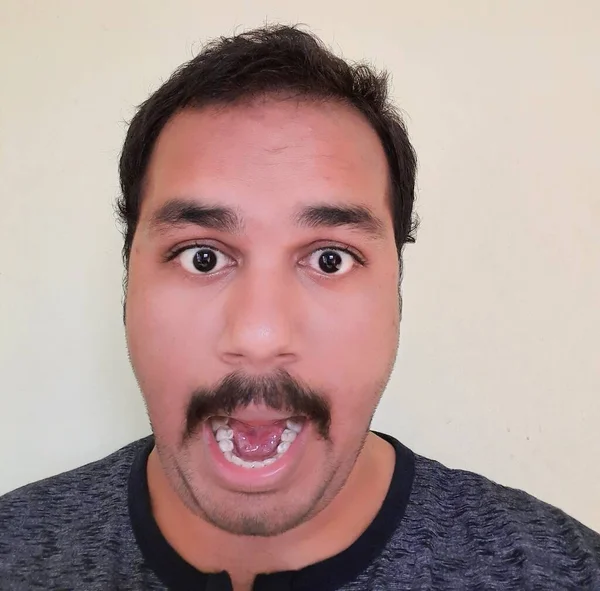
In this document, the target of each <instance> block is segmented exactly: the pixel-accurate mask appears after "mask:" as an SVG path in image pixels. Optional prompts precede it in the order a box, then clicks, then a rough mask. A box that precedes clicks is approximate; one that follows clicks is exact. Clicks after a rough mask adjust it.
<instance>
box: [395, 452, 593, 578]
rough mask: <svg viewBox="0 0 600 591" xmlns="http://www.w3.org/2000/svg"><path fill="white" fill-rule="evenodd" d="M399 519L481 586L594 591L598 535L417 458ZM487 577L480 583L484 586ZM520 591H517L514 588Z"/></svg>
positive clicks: (536, 503)
mask: <svg viewBox="0 0 600 591" xmlns="http://www.w3.org/2000/svg"><path fill="white" fill-rule="evenodd" d="M406 518H407V520H408V521H409V522H410V521H411V520H413V522H414V523H413V525H414V526H415V527H419V525H418V524H417V523H416V521H418V522H419V523H420V524H421V525H420V533H419V536H418V538H419V539H420V540H421V541H422V542H424V543H425V544H427V545H429V546H430V547H431V548H432V549H433V550H434V554H438V556H440V557H441V558H443V560H445V561H446V564H450V565H453V567H456V568H457V569H458V570H464V571H468V572H470V573H471V575H472V576H476V573H477V572H478V569H479V572H480V577H481V579H480V581H481V583H483V584H487V585H493V583H494V582H496V581H495V579H494V576H496V577H497V579H498V580H507V579H509V580H510V579H512V580H514V581H515V582H517V583H518V584H520V585H521V586H522V587H529V586H531V585H533V586H535V585H541V588H547V589H555V588H560V589H599V588H600V535H598V534H597V533H596V532H594V531H592V530H591V529H589V528H588V527H586V526H585V525H583V524H581V523H580V522H578V521H577V520H575V519H573V518H572V517H570V516H569V515H567V514H566V513H564V512H563V511H561V510H560V509H558V508H556V507H553V506H551V505H549V504H547V503H544V502H542V501H540V500H538V499H536V498H534V497H532V496H531V495H529V494H527V493H525V492H523V491H521V490H516V489H512V488H509V487H505V486H501V485H499V484H497V483H495V482H493V481H491V480H489V479H487V478H485V477H483V476H481V475H478V474H474V473H472V472H468V471H464V470H453V469H449V468H447V467H445V466H443V465H442V464H440V463H438V462H435V461H433V460H429V459H426V458H423V457H420V456H416V460H415V478H414V483H413V491H412V493H411V503H410V506H409V510H407V513H406ZM486 577H487V578H486ZM522 587H521V588H522Z"/></svg>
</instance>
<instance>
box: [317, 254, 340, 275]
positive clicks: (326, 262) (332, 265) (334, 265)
mask: <svg viewBox="0 0 600 591" xmlns="http://www.w3.org/2000/svg"><path fill="white" fill-rule="evenodd" d="M319 266H320V267H321V270H322V271H324V272H325V273H335V272H336V271H339V269H340V267H341V266H342V257H341V256H340V253H339V252H334V251H332V250H328V251H326V252H324V253H323V254H322V255H321V256H320V257H319Z"/></svg>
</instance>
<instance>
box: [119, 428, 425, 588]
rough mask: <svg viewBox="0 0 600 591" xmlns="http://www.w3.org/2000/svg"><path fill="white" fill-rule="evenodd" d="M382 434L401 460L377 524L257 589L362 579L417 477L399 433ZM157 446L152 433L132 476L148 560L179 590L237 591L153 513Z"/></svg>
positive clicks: (137, 527) (132, 504) (135, 513)
mask: <svg viewBox="0 0 600 591" xmlns="http://www.w3.org/2000/svg"><path fill="white" fill-rule="evenodd" d="M376 434H377V435H379V436H380V437H382V438H383V439H385V440H386V441H388V442H389V443H391V444H392V445H393V446H394V449H395V451H396V465H395V467H394V473H393V476H392V482H391V484H390V488H389V490H388V493H387V495H386V497H385V499H384V501H383V504H382V505H381V509H380V510H379V512H378V513H377V515H376V516H375V518H374V519H373V521H372V522H371V524H370V525H369V526H368V527H367V529H366V530H365V531H364V532H363V533H362V534H361V535H360V537H359V538H358V539H357V540H356V541H355V542H354V543H353V544H352V545H351V546H350V547H349V548H346V550H344V551H342V552H340V553H339V554H336V555H335V556H332V557H331V558H327V559H325V560H323V561H321V562H317V563H315V564H311V565H309V566H307V567H305V568H302V569H300V570H297V571H286V572H277V573H270V574H268V575H267V574H261V575H258V576H257V577H256V579H255V582H254V587H253V589H254V590H255V591H270V590H273V591H274V590H277V591H286V590H290V591H314V590H315V589H318V590H319V591H334V590H335V589H339V588H340V587H342V586H343V585H345V584H346V583H349V582H351V581H353V580H354V579H356V578H357V577H358V575H359V574H360V573H361V572H362V571H363V570H365V568H366V567H367V566H368V565H369V564H371V562H373V561H374V560H375V559H376V558H377V557H378V556H379V555H380V554H381V551H382V550H383V548H384V546H385V545H386V543H387V542H388V541H389V539H390V538H391V537H392V535H393V533H394V531H395V530H396V529H397V528H398V526H399V524H400V520H401V519H402V516H403V515H404V512H405V510H406V506H407V504H408V498H409V496H410V491H411V488H412V483H413V478H414V455H413V453H412V452H411V451H410V450H409V449H407V448H406V447H404V446H403V445H402V444H401V443H400V442H399V441H397V440H396V439H394V438H393V437H391V436H389V435H384V434H383V433H376ZM153 447H154V439H153V438H152V437H149V438H148V441H147V443H146V445H144V447H143V449H142V450H141V451H140V452H139V453H138V455H137V457H136V458H135V460H134V462H133V466H132V469H131V474H130V476H129V493H128V494H129V516H130V519H131V525H132V528H133V532H134V534H135V538H136V540H137V543H138V546H139V547H140V550H141V552H142V554H143V556H144V560H145V563H146V565H147V566H148V567H149V568H151V569H152V570H153V571H154V572H155V574H156V575H157V576H158V578H159V579H161V581H162V582H163V583H164V584H166V585H167V586H168V588H169V589H172V590H173V591H188V590H189V589H197V590H198V591H231V589H232V587H231V582H230V579H229V575H228V574H227V573H226V572H222V573H216V574H206V573H203V572H200V571H199V570H197V569H196V568H194V567H193V566H192V565H191V564H189V563H188V562H186V561H185V560H184V559H183V558H181V556H179V554H177V552H175V550H174V549H173V548H172V547H171V546H170V545H169V543H168V542H167V540H166V539H165V537H164V536H163V535H162V533H161V531H160V529H159V527H158V524H157V523H156V521H155V519H154V516H153V515H152V508H151V505H150V493H149V490H148V479H147V475H146V465H147V461H148V456H149V454H150V452H151V451H152V449H153Z"/></svg>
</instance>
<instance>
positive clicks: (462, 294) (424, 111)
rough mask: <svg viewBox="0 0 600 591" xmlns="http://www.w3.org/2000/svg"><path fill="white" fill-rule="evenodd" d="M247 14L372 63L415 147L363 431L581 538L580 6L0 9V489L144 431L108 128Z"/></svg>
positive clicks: (590, 494) (595, 313)
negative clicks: (399, 309)
mask: <svg viewBox="0 0 600 591" xmlns="http://www.w3.org/2000/svg"><path fill="white" fill-rule="evenodd" d="M267 19H268V20H269V21H271V22H273V21H281V22H286V23H296V22H303V23H306V24H307V25H308V26H309V27H310V28H311V29H312V30H314V31H315V32H316V33H317V34H319V35H320V36H322V38H323V39H324V40H325V41H326V42H327V43H328V44H329V45H330V46H332V47H333V48H334V49H335V50H336V51H337V52H339V53H341V54H342V55H344V56H345V57H346V58H349V59H363V58H365V59H369V60H370V61H371V62H373V63H375V64H376V65H377V66H379V67H381V66H385V67H387V68H388V69H389V70H390V72H391V74H392V76H393V95H394V98H395V100H396V101H397V103H398V104H399V105H400V106H401V108H402V109H403V112H404V113H405V118H406V121H407V125H408V127H409V131H410V134H411V136H412V139H413V141H414V144H415V146H416V149H417V151H418V154H419V160H420V174H419V181H418V185H419V187H418V202H417V205H418V212H419V214H420V215H421V218H422V226H421V230H420V232H419V234H418V240H417V243H416V244H415V245H412V246H408V247H407V249H406V255H405V265H406V271H405V278H404V284H403V293H404V319H403V323H402V335H401V345H400V352H399V356H398V362H397V366H396V370H395V372H394V375H393V379H392V381H391V383H390V386H389V388H388V391H387V393H386V395H385V397H384V399H383V402H382V404H381V407H380V409H379V411H378V413H377V416H376V421H375V425H374V426H375V427H376V428H378V429H381V430H385V431H388V432H390V433H392V434H394V435H395V436H397V437H399V438H400V439H401V440H402V441H403V442H404V443H405V444H406V445H408V446H410V447H411V448H413V449H414V450H415V451H417V452H418V453H421V454H423V455H427V456H430V457H434V458H436V459H438V460H440V461H442V462H444V463H445V464H447V465H449V466H451V467H461V468H466V469H469V470H474V471H477V472H479V473H483V474H484V475H486V476H488V477H490V478H492V479H494V480H496V481H500V482H502V483H504V484H507V485H510V486H514V487H518V488H522V489H525V490H527V491H528V492H530V493H532V494H534V495H535V496H537V497H540V498H541V499H543V500H545V501H548V502H550V503H552V504H555V505H557V506H559V507H561V508H562V509H564V510H566V511H567V512H569V513H570V514H572V515H574V516H575V517H577V518H578V519H580V520H582V521H583V522H584V523H586V524H588V525H590V526H592V527H593V528H594V529H597V530H600V474H599V471H600V468H599V466H600V460H599V456H600V437H599V436H598V433H599V429H600V396H599V394H600V342H599V339H600V337H599V335H600V306H599V302H600V232H599V227H600V166H599V156H600V3H599V2H597V0H590V1H584V0H569V1H567V0H565V1H564V2H559V1H550V0H546V1H535V0H527V1H523V0H511V1H509V0H497V1H494V2H489V1H487V2H486V1H484V0H457V1H454V2H448V1H446V0H439V1H437V2H433V1H422V0H420V1H418V2H416V1H410V2H405V1H397V0H389V1H383V0H371V1H369V2H355V3H353V2H351V1H350V2H349V1H344V2H342V1H341V0H332V1H329V2H328V1H323V0H318V1H317V0H304V1H303V2H291V3H283V2H281V1H280V0H271V1H262V2H257V1H253V2H246V1H243V0H225V1H223V2H202V1H198V0H194V1H191V0H190V1H184V0H170V1H168V2H167V1H161V0H144V1H143V2H142V1H139V2H138V1H136V2H133V1H126V0H112V1H107V0H98V1H90V0H87V1H86V2H81V1H79V0H73V1H67V0H46V1H41V0H38V1H25V0H2V1H1V2H0V23H2V24H1V28H2V30H1V35H0V67H1V78H0V80H1V82H0V88H1V91H0V199H1V203H0V404H1V407H0V408H1V412H0V465H1V467H2V468H1V471H0V492H6V491H8V490H10V489H12V488H14V487H17V486H19V485H21V484H24V483H26V482H29V481H32V480H35V479H39V478H41V477H45V476H49V475H51V474H55V473H57V472H59V471H62V470H66V469H69V468H72V467H75V466H78V465H80V464H82V463H85V462H88V461H92V460H94V459H97V458H99V457H101V456H103V455H106V454H108V453H109V452H111V451H113V450H115V449H117V448H118V447H120V446H122V445H124V444H126V443H128V442H130V441H131V440H133V439H135V438H138V437H141V436H143V435H145V434H147V433H148V432H149V427H148V422H147V420H146V416H145V411H144V406H143V403H142V399H141V396H140V395H139V393H138V390H137V386H136V383H135V381H134V379H133V377H132V374H131V371H130V368H129V365H128V360H127V354H126V349H125V344H124V338H123V327H122V323H121V299H122V292H121V280H122V268H121V261H120V247H121V239H120V235H119V232H118V229H117V226H116V223H115V217H114V213H113V201H114V199H115V197H116V196H117V195H118V181H117V174H116V166H117V158H118V154H119V151H120V148H121V142H122V139H123V137H124V133H125V128H126V124H125V122H126V121H127V120H128V119H129V118H130V117H131V115H132V113H133V106H134V105H136V104H139V103H140V102H141V101H142V100H144V99H145V98H146V97H147V96H148V94H149V93H150V92H151V91H152V90H154V89H155V88H157V86H158V85H159V84H160V83H161V82H162V81H163V80H164V79H166V77H167V76H168V75H169V74H170V73H171V71H172V70H173V69H174V68H175V67H176V66H178V65H179V64H180V63H182V62H183V61H185V60H187V59H189V58H190V57H192V55H193V54H194V53H195V52H197V51H198V49H199V48H200V46H201V44H202V42H204V41H205V40H207V39H209V38H211V37H214V36H217V35H221V34H231V33H232V32H234V31H236V30H241V29H244V28H249V27H251V26H256V25H260V24H262V23H264V22H265V20H267Z"/></svg>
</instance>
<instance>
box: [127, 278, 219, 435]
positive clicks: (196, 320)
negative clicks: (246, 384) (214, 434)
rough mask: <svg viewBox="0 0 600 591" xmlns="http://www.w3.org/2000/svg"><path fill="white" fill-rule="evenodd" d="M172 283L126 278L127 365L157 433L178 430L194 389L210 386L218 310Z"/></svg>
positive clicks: (216, 377) (212, 377) (164, 433)
mask: <svg viewBox="0 0 600 591" xmlns="http://www.w3.org/2000/svg"><path fill="white" fill-rule="evenodd" d="M206 306H207V304H206V302H203V303H202V305H201V306H199V304H198V298H197V295H196V296H195V297H194V296H193V294H192V293H190V292H189V290H188V291H186V290H185V289H184V290H181V289H180V288H175V287H173V286H169V285H165V284H162V285H161V284H160V283H153V282H151V281H149V280H139V281H136V277H135V276H132V277H131V278H130V283H129V289H128V295H127V316H126V332H127V343H128V347H129V353H130V358H131V363H132V366H133V369H134V372H135V375H136V378H137V380H138V383H139V386H140V389H141V391H142V394H143V396H144V398H145V400H146V404H147V406H148V412H149V414H150V418H151V420H152V424H153V427H154V428H155V430H156V432H157V434H161V435H162V436H163V437H166V436H167V433H166V432H167V431H171V432H176V433H177V434H179V432H180V430H181V425H182V421H183V417H184V416H185V411H186V408H187V404H188V402H189V399H190V395H191V393H192V391H193V390H194V389H196V388H198V387H200V386H206V385H207V384H212V383H213V382H214V381H215V380H216V379H218V377H219V376H212V375H211V368H214V365H215V364H214V362H213V360H212V358H211V356H210V350H209V347H208V346H207V344H208V343H213V342H214V338H215V337H214V334H213V333H215V332H217V330H218V327H215V326H214V319H215V318H216V317H218V315H217V314H212V313H207V310H206Z"/></svg>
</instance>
